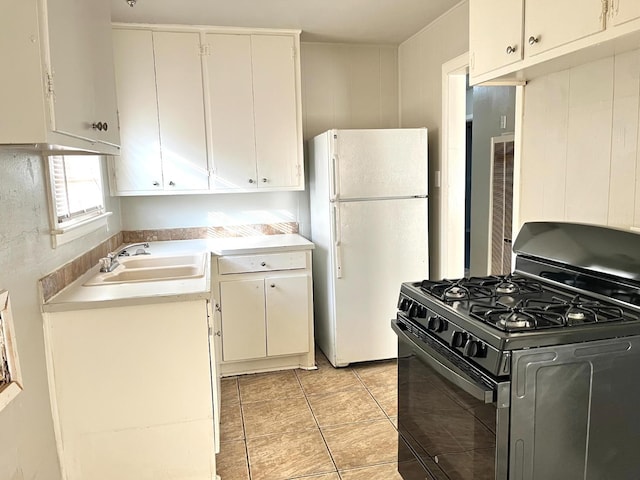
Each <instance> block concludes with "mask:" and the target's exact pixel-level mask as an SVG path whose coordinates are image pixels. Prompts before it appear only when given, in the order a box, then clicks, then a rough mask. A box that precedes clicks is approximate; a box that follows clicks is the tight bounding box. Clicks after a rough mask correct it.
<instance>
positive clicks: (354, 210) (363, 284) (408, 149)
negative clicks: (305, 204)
mask: <svg viewBox="0 0 640 480" xmlns="http://www.w3.org/2000/svg"><path fill="white" fill-rule="evenodd" d="M308 146H309V164H310V165H309V170H310V173H309V175H310V182H309V189H310V191H309V195H310V207H311V238H312V241H313V242H314V244H315V246H316V247H315V250H314V252H313V283H314V300H313V301H314V311H315V312H314V313H315V337H316V343H317V344H318V346H319V347H320V349H321V350H322V351H323V352H324V354H325V355H326V356H327V358H328V359H329V361H330V362H331V363H332V364H333V365H334V366H336V367H338V366H346V365H348V364H350V363H353V362H364V361H370V360H380V359H387V358H394V357H396V356H397V337H396V335H395V334H394V333H393V331H392V330H391V326H390V320H391V319H392V318H395V316H396V311H397V302H398V295H399V292H400V284H401V283H402V282H407V281H418V280H423V279H425V278H428V274H429V262H428V240H427V224H428V199H427V198H428V197H427V194H428V156H427V130H426V129H424V128H417V129H374V130H329V131H327V132H325V133H323V134H321V135H318V136H317V137H315V138H313V139H312V140H310V141H309V145H308Z"/></svg>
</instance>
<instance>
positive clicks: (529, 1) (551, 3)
mask: <svg viewBox="0 0 640 480" xmlns="http://www.w3.org/2000/svg"><path fill="white" fill-rule="evenodd" d="M525 5H526V6H525V15H524V18H525V28H524V41H525V53H526V55H527V56H531V55H537V54H539V53H542V52H546V51H547V50H551V49H552V48H556V47H559V46H561V45H565V44H567V43H569V42H573V41H575V40H579V39H581V38H584V37H587V36H589V35H593V34H594V33H598V32H600V31H602V30H604V28H605V14H604V10H603V3H602V0H580V1H579V2H577V3H576V0H525Z"/></svg>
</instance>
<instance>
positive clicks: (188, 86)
mask: <svg viewBox="0 0 640 480" xmlns="http://www.w3.org/2000/svg"><path fill="white" fill-rule="evenodd" d="M153 43H154V52H155V65H156V86H157V92H158V114H159V119H160V121H159V123H160V144H161V148H162V166H163V172H164V188H165V190H169V191H171V190H207V189H208V188H209V170H208V165H207V145H206V136H205V118H204V90H203V85H202V62H201V56H200V35H199V34H198V33H191V32H186V33H183V32H153Z"/></svg>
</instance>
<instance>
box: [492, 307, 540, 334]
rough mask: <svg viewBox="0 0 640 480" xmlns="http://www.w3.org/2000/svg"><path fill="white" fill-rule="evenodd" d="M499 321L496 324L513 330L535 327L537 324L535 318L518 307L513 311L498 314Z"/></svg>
mask: <svg viewBox="0 0 640 480" xmlns="http://www.w3.org/2000/svg"><path fill="white" fill-rule="evenodd" d="M498 319H499V320H498V321H497V323H496V325H498V326H500V327H503V328H505V329H507V330H511V329H514V328H518V329H520V328H524V329H527V328H533V327H534V326H535V322H534V321H533V319H532V318H531V317H530V316H529V315H527V314H526V313H522V312H520V311H518V309H513V310H512V311H509V312H505V313H501V314H499V315H498Z"/></svg>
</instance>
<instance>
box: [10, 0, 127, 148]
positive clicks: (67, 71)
mask: <svg viewBox="0 0 640 480" xmlns="http://www.w3.org/2000/svg"><path fill="white" fill-rule="evenodd" d="M110 16H111V12H110V8H109V5H108V3H106V2H103V1H102V0H85V1H82V2H79V1H74V0H59V1H55V2H52V1H45V0H42V1H37V2H36V1H35V0H29V1H21V2H17V1H13V2H2V4H0V62H1V63H2V65H3V67H4V68H5V69H6V70H7V71H10V72H11V75H4V76H3V77H2V78H0V92H1V93H0V111H2V113H3V115H2V117H3V118H2V119H1V120H0V143H1V144H43V145H42V147H43V148H45V149H46V148H48V147H49V146H51V147H62V148H71V149H78V150H84V151H87V152H96V153H107V154H117V153H118V151H119V149H118V146H119V143H120V140H119V138H120V137H119V132H118V118H117V112H116V97H115V81H114V73H113V60H112V58H113V55H112V44H111V25H110Z"/></svg>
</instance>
